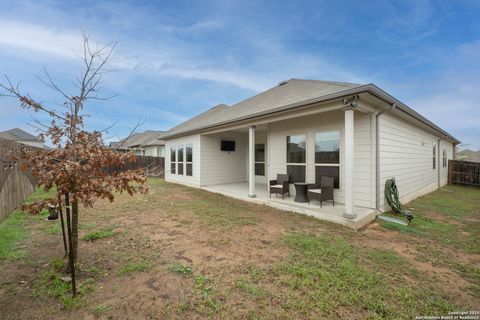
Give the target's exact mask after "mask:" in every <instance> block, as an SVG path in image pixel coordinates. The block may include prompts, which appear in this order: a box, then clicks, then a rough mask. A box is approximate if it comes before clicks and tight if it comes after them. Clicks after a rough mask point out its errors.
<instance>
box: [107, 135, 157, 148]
mask: <svg viewBox="0 0 480 320" xmlns="http://www.w3.org/2000/svg"><path fill="white" fill-rule="evenodd" d="M164 133H165V131H154V130H147V131H145V132H139V133H134V134H132V135H131V136H130V137H129V138H128V139H127V140H126V141H125V142H123V141H124V140H120V141H118V142H110V148H112V149H116V148H119V149H122V150H126V149H128V148H131V147H136V146H146V145H157V144H161V143H160V142H158V143H157V141H158V140H157V139H158V138H159V137H162V136H163V134H164ZM162 141H163V140H162ZM122 142H123V143H122Z"/></svg>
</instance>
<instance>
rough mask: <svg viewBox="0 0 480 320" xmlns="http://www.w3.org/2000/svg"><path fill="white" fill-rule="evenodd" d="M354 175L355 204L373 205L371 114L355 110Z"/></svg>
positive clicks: (373, 179)
mask: <svg viewBox="0 0 480 320" xmlns="http://www.w3.org/2000/svg"><path fill="white" fill-rule="evenodd" d="M354 121H355V122H354V141H355V144H354V177H353V190H354V202H355V205H356V206H361V207H368V208H374V207H375V196H374V195H375V171H374V167H373V165H372V163H373V162H374V159H375V154H374V148H373V143H375V142H374V140H373V136H372V125H373V124H372V116H371V114H365V113H361V112H355V118H354Z"/></svg>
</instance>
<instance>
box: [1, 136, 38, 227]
mask: <svg viewBox="0 0 480 320" xmlns="http://www.w3.org/2000/svg"><path fill="white" fill-rule="evenodd" d="M20 148H26V146H24V145H21V144H19V143H16V142H12V141H8V140H4V139H0V222H1V221H3V219H5V218H6V217H7V216H8V215H9V214H10V213H11V212H12V211H13V210H14V209H15V208H16V207H17V206H18V205H19V204H20V203H21V202H22V201H23V200H25V199H26V198H27V197H28V196H29V195H30V194H31V193H32V192H33V190H34V189H35V186H36V183H35V180H34V179H33V177H32V176H31V175H30V173H28V172H23V171H22V170H20V164H19V163H18V161H14V160H12V159H11V158H10V157H9V155H8V153H9V152H10V151H11V150H18V149H20ZM27 148H28V147H27Z"/></svg>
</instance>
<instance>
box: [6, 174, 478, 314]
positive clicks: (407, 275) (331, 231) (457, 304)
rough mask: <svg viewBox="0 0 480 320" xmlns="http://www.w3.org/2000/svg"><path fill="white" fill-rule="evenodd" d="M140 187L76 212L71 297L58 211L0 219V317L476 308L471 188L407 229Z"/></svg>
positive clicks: (418, 207) (449, 190)
mask: <svg viewBox="0 0 480 320" xmlns="http://www.w3.org/2000/svg"><path fill="white" fill-rule="evenodd" d="M149 184H150V186H151V188H150V193H149V194H147V195H137V196H134V197H133V198H131V197H129V196H127V195H119V196H118V197H117V198H116V201H115V202H114V203H108V202H103V201H101V202H98V203H97V204H96V205H95V206H94V208H88V209H82V212H81V217H80V223H81V224H80V239H81V240H80V258H79V269H80V272H79V275H78V277H79V283H80V295H79V297H78V298H76V299H71V297H70V296H69V294H68V290H69V284H68V283H65V282H63V281H62V280H61V278H60V277H61V271H62V269H63V268H64V265H65V261H64V260H63V259H62V257H63V245H62V242H61V228H60V225H59V223H58V221H54V222H51V221H46V216H45V215H40V216H36V217H33V216H29V215H27V214H25V213H23V212H21V211H16V212H15V213H13V214H12V215H11V216H10V217H9V218H8V219H7V220H5V221H4V222H3V223H2V224H0V306H1V307H0V308H1V309H0V319H126V318H128V319H190V318H196V319H198V318H200V319H201V318H212V319H318V318H325V319H339V318H345V319H363V318H368V319H412V318H415V316H420V315H447V314H448V312H451V311H459V310H463V311H466V310H478V307H479V306H480V250H479V248H480V243H479V242H480V240H479V239H480V189H473V188H466V187H459V186H448V187H445V188H442V189H440V190H438V191H436V192H434V193H431V194H429V195H426V196H424V197H422V198H419V199H417V200H415V201H413V202H411V203H409V204H408V207H410V208H411V210H412V211H413V212H414V215H415V219H414V221H413V223H412V224H411V225H410V226H408V227H403V226H400V225H396V224H391V223H384V222H382V223H376V222H374V223H372V224H370V225H369V226H368V227H366V228H365V229H363V230H361V231H358V232H357V231H353V230H351V229H348V228H346V227H343V226H340V225H336V224H332V223H327V222H323V221H319V220H316V219H314V218H310V217H307V216H303V215H299V214H294V213H287V212H284V211H279V210H276V209H273V208H268V207H265V206H261V205H255V204H251V203H245V202H242V201H239V200H235V199H230V198H227V197H224V196H221V195H218V194H213V193H208V192H206V191H203V190H198V189H192V188H188V187H184V186H180V185H176V184H169V183H166V182H165V181H163V180H161V179H151V180H149ZM33 196H34V197H40V196H44V193H42V192H37V193H36V194H35V195H33Z"/></svg>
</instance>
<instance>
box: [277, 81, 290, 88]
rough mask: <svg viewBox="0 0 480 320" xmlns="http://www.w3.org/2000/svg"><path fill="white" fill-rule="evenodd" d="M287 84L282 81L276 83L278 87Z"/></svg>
mask: <svg viewBox="0 0 480 320" xmlns="http://www.w3.org/2000/svg"><path fill="white" fill-rule="evenodd" d="M287 83H288V80H283V81H280V82H279V83H278V86H279V87H280V86H283V85H284V84H287Z"/></svg>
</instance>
